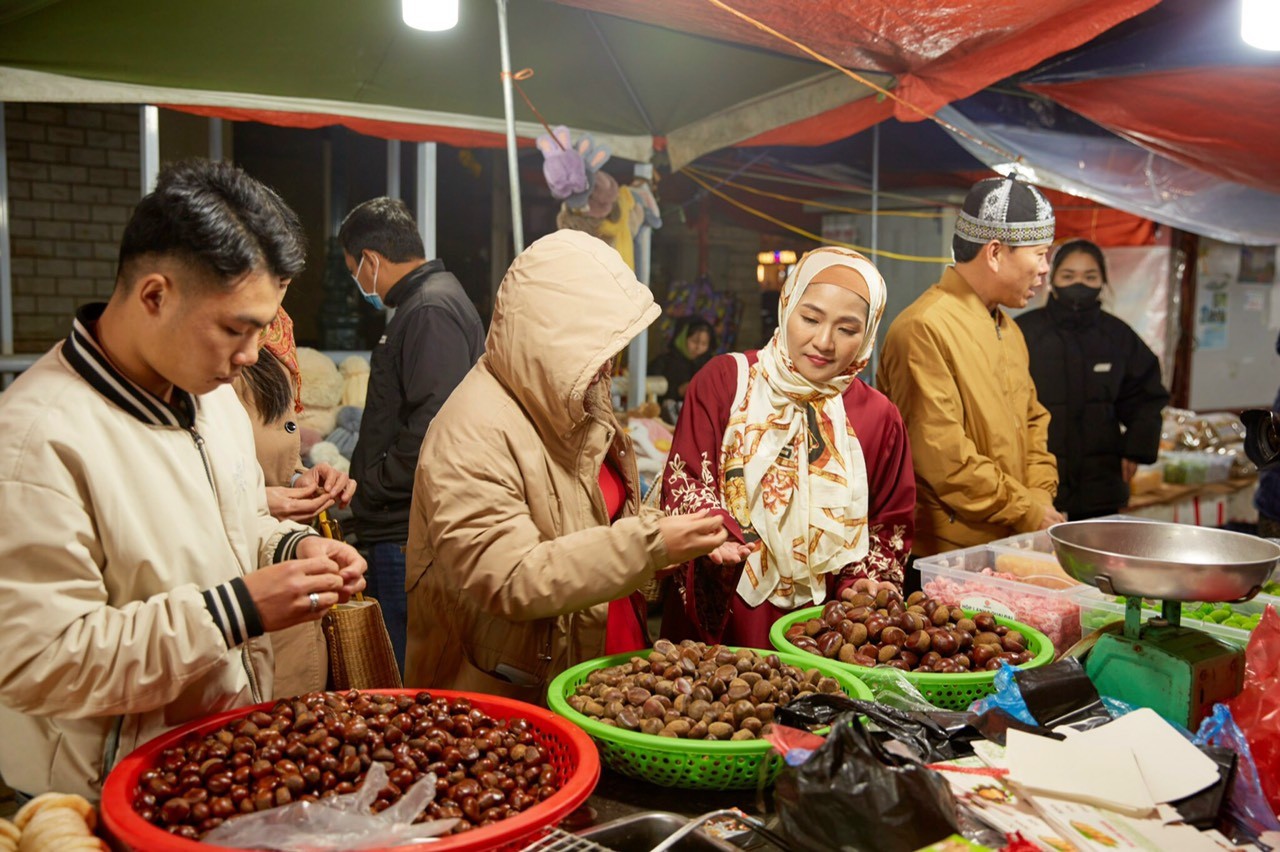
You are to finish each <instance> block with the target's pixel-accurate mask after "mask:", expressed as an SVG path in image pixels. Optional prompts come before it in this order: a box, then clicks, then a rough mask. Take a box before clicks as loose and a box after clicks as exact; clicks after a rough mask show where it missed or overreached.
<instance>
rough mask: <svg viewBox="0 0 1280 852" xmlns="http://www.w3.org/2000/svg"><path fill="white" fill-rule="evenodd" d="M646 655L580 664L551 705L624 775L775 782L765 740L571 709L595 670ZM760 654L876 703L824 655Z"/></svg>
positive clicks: (726, 785)
mask: <svg viewBox="0 0 1280 852" xmlns="http://www.w3.org/2000/svg"><path fill="white" fill-rule="evenodd" d="M726 647H729V646H726ZM735 650H736V649H735ZM644 653H645V652H643V651H640V652H636V653H630V654H614V655H613V656H611V657H600V658H598V659H595V660H588V661H587V662H585V663H581V664H579V665H576V666H574V667H573V668H571V669H569V670H568V671H566V672H564V673H563V674H561V675H560V676H559V677H557V678H556V679H555V680H553V681H552V682H551V686H550V687H548V688H547V704H548V706H550V708H551V709H552V710H553V711H555V712H556V713H559V714H560V715H561V716H564V717H565V718H566V719H568V720H569V721H571V722H573V723H574V724H576V725H578V726H580V727H581V728H582V729H583V730H585V731H586V732H587V733H588V734H590V736H591V738H592V739H593V740H595V742H596V745H597V746H598V747H599V748H600V759H601V760H603V761H604V763H605V765H606V766H609V767H610V768H612V769H613V770H615V771H617V772H620V773H622V774H623V775H627V776H630V777H632V778H639V779H640V780H642V781H648V782H649V783H651V784H657V785H660V786H663V787H683V788H687V789H696V790H753V789H755V788H756V786H757V785H758V784H759V783H760V782H761V780H762V776H763V780H764V782H765V783H766V784H772V783H773V780H774V778H776V777H777V775H778V773H779V772H780V771H781V770H782V760H781V758H780V757H779V756H778V754H777V753H776V752H774V751H773V750H772V749H773V746H771V745H770V744H769V743H768V742H766V741H765V740H746V741H739V742H731V741H727V740H682V739H675V738H673V737H659V736H654V735H651V734H642V733H640V732H639V731H627V730H624V729H621V728H616V727H613V726H610V725H605V724H602V723H601V722H597V721H596V720H594V719H591V718H588V717H587V716H584V715H583V714H581V713H579V712H578V711H577V710H574V709H573V708H572V707H570V706H569V703H568V701H566V699H567V698H568V697H569V696H570V695H572V694H573V693H574V691H575V690H577V688H578V687H579V686H580V685H581V684H583V683H586V681H587V676H588V675H590V674H591V673H592V672H593V671H596V670H597V669H605V668H609V667H610V666H617V665H622V664H623V663H627V662H630V661H631V659H632V658H633V657H637V656H644ZM756 653H759V654H762V655H765V656H767V655H769V654H777V655H778V659H779V660H780V661H782V662H783V663H785V664H787V665H792V666H796V667H798V668H800V669H806V670H807V669H817V670H818V671H820V672H822V674H824V675H826V676H828V677H831V678H834V679H835V680H836V682H837V683H839V684H840V688H841V689H843V690H844V692H845V693H846V694H847V695H848V696H849V697H851V698H861V699H864V700H866V701H870V700H872V695H871V690H870V689H868V688H867V685H866V684H864V683H863V682H862V681H861V680H859V679H858V678H857V677H855V676H854V675H853V674H852V673H851V672H850V671H849V670H848V667H847V666H836V665H833V664H832V662H831V661H830V660H827V659H823V658H821V657H819V658H817V659H814V657H813V656H812V655H810V654H788V653H785V652H779V651H774V650H772V649H769V650H757V651H756Z"/></svg>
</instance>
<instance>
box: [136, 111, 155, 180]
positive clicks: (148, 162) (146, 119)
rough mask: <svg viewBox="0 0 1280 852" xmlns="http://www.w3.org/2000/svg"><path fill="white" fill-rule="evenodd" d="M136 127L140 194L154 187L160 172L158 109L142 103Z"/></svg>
mask: <svg viewBox="0 0 1280 852" xmlns="http://www.w3.org/2000/svg"><path fill="white" fill-rule="evenodd" d="M138 129H139V132H140V133H141V134H142V139H141V140H140V143H139V145H138V153H139V157H140V160H141V161H140V163H139V165H140V166H141V169H142V173H141V175H140V177H141V178H142V180H141V183H142V192H141V194H142V195H146V194H147V193H148V192H150V191H151V190H153V189H155V186H156V176H157V175H158V174H160V110H159V109H158V108H157V107H154V106H151V105H150V104H143V105H142V106H141V107H140V108H139V110H138Z"/></svg>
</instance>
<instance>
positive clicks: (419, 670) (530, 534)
mask: <svg viewBox="0 0 1280 852" xmlns="http://www.w3.org/2000/svg"><path fill="white" fill-rule="evenodd" d="M659 313H660V310H659V308H658V306H657V305H655V304H654V302H653V296H652V295H651V294H650V292H649V290H648V288H646V287H645V286H644V285H642V284H640V282H639V281H637V280H636V277H635V274H634V273H633V272H632V271H631V269H630V268H628V267H627V265H626V264H625V263H623V261H622V258H621V257H620V256H619V255H618V253H617V252H616V251H614V250H613V249H612V248H611V247H609V246H608V245H606V244H605V243H603V242H601V241H600V240H598V239H596V238H594V237H591V236H588V235H586V234H583V233H580V232H576V231H567V230H565V231H557V232H556V233H554V234H551V235H550V236H547V237H543V238H542V239H540V240H538V241H537V242H535V243H534V244H533V245H531V246H530V247H529V248H528V249H527V250H525V251H524V252H523V253H522V254H521V255H520V256H519V257H517V258H516V259H515V262H514V263H512V265H511V268H510V269H509V270H508V271H507V274H506V277H505V278H504V279H503V281H502V286H501V287H500V288H499V290H498V297H497V301H496V304H495V307H494V312H493V321H492V324H491V325H490V328H489V336H488V339H487V340H486V342H485V354H484V356H483V357H482V358H481V359H480V361H479V362H478V363H477V364H476V365H475V367H473V368H472V370H471V372H470V373H468V374H467V377H466V378H465V379H464V380H463V381H462V384H460V385H459V386H458V387H457V389H456V390H454V392H453V393H452V395H450V397H449V399H448V401H446V403H445V404H444V407H443V408H441V410H440V413H439V414H437V415H436V418H435V420H434V421H432V424H431V428H430V429H429V430H428V432H427V437H426V440H425V441H424V442H423V445H422V452H421V454H420V455H419V457H418V469H417V474H416V476H415V481H414V493H413V509H412V512H411V514H410V521H409V544H408V548H407V550H406V586H407V590H408V596H409V637H408V653H407V659H406V663H405V684H406V685H407V686H412V687H436V688H449V689H462V690H470V691H477V692H486V693H493V694H500V695H507V696H511V697H516V698H522V699H525V700H528V701H534V702H541V701H542V700H543V695H544V692H545V689H546V684H547V682H548V681H550V679H551V678H552V677H554V676H555V675H556V674H558V673H559V672H561V671H563V670H564V669H566V668H568V667H569V666H572V665H574V664H576V663H579V662H581V661H583V660H586V659H590V658H592V657H597V656H599V655H601V654H603V653H604V652H605V632H606V620H610V622H611V623H610V624H609V631H610V635H611V637H612V636H613V635H614V634H615V628H616V624H615V623H613V622H614V620H615V619H616V620H621V619H619V618H618V616H625V617H627V618H632V619H633V620H638V619H635V618H634V614H633V613H632V612H629V611H626V608H620V607H618V605H617V604H616V603H615V605H614V607H613V608H612V609H611V607H610V602H611V601H615V602H617V601H623V600H625V599H626V598H627V597H628V595H630V594H631V593H632V592H634V591H635V590H637V589H639V588H640V587H641V586H643V585H644V584H645V583H646V582H647V581H648V580H649V579H651V578H652V577H653V575H654V573H655V572H656V571H659V570H661V569H663V568H665V567H666V566H668V565H672V564H677V563H682V562H684V561H687V560H688V559H690V558H692V556H696V555H702V554H706V553H708V552H710V551H711V550H712V549H714V548H715V547H717V546H718V545H720V544H721V543H722V542H723V541H724V540H725V537H726V533H725V531H724V529H723V526H722V524H721V522H720V520H719V519H718V518H716V517H708V516H707V515H705V514H703V513H700V514H698V515H686V516H676V517H663V516H662V514H661V513H660V512H659V511H657V510H656V509H643V508H641V507H640V505H639V488H638V479H637V474H636V466H635V461H634V459H633V453H632V449H631V441H630V439H629V438H628V436H627V432H626V430H624V429H622V428H621V427H620V425H619V424H618V421H617V419H616V418H615V417H614V414H613V410H612V406H611V404H610V396H609V382H608V371H607V369H605V368H606V367H607V365H609V364H611V363H612V359H613V357H614V356H615V355H617V354H618V353H619V352H620V351H622V349H623V348H624V347H625V346H626V345H627V344H628V343H629V342H630V341H631V339H632V338H633V337H635V336H636V335H637V334H639V333H640V332H642V331H644V329H645V328H647V327H648V326H649V324H650V323H652V322H653V321H654V320H655V319H656V318H657V317H658V315H659ZM602 470H610V471H612V480H613V483H614V485H615V486H618V487H617V488H616V491H614V493H613V494H609V493H608V492H610V491H612V490H614V489H611V488H609V487H606V486H605V485H604V483H605V481H606V477H605V475H604V473H602ZM611 498H612V499H611ZM608 503H613V504H615V505H614V506H612V507H607V505H608ZM611 508H612V509H613V510H614V511H611ZM636 626H637V627H639V628H640V629H641V630H642V625H636ZM641 635H643V634H641Z"/></svg>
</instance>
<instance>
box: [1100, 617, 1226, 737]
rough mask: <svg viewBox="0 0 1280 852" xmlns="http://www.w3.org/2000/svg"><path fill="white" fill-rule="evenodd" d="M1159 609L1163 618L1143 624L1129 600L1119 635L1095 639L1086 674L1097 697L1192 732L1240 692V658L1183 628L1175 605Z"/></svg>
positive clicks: (1204, 637) (1196, 632) (1196, 633)
mask: <svg viewBox="0 0 1280 852" xmlns="http://www.w3.org/2000/svg"><path fill="white" fill-rule="evenodd" d="M1162 609H1163V616H1164V617H1163V618H1153V619H1151V620H1150V621H1148V622H1147V623H1146V624H1142V623H1141V614H1142V601H1141V599H1140V598H1136V597H1131V598H1129V599H1128V600H1127V601H1126V602H1125V626H1124V632H1123V634H1122V635H1121V634H1113V633H1108V634H1104V635H1102V636H1100V637H1099V638H1098V642H1097V644H1096V645H1095V646H1094V647H1093V649H1092V650H1091V651H1090V652H1089V656H1088V659H1087V661H1086V664H1085V671H1086V672H1087V674H1088V675H1089V679H1090V680H1092V681H1093V683H1094V685H1095V686H1096V687H1097V689H1098V692H1099V693H1101V694H1102V695H1107V696H1110V697H1112V698H1118V699H1120V700H1121V701H1125V702H1127V703H1129V704H1132V705H1134V706H1135V707H1150V708H1151V709H1153V710H1155V711H1156V712H1157V713H1159V714H1160V715H1161V716H1163V717H1164V718H1165V719H1167V720H1168V721H1170V722H1176V723H1177V724H1179V725H1182V726H1183V727H1185V728H1187V729H1189V730H1192V731H1194V730H1195V729H1196V728H1197V727H1198V726H1199V724H1200V720H1201V719H1203V718H1204V717H1205V716H1207V715H1209V714H1210V713H1211V712H1212V710H1213V705H1214V704H1216V703H1218V702H1222V701H1228V700H1230V699H1231V698H1234V697H1235V696H1236V695H1238V694H1239V693H1240V689H1241V687H1242V685H1243V683H1244V654H1243V653H1242V652H1241V651H1239V650H1237V649H1235V648H1232V647H1230V646H1228V645H1224V644H1223V643H1222V642H1219V641H1218V640H1217V639H1215V638H1213V637H1212V636H1209V635H1208V634H1206V633H1203V632H1201V631H1199V630H1193V629H1191V628H1186V627H1182V626H1181V623H1180V622H1181V617H1182V610H1181V606H1180V605H1179V604H1178V602H1176V601H1165V602H1164V603H1163V607H1162Z"/></svg>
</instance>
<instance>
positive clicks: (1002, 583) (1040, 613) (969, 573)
mask: <svg viewBox="0 0 1280 852" xmlns="http://www.w3.org/2000/svg"><path fill="white" fill-rule="evenodd" d="M1002 555H1003V554H1002V553H1001V552H1000V551H998V550H996V549H993V548H990V547H988V546H985V545H984V546H981V547H972V548H968V549H966V550H962V551H953V552H951V553H943V554H939V555H937V556H933V557H929V558H927V559H918V560H916V563H915V567H916V568H917V569H918V570H919V571H920V581H921V587H922V588H923V589H924V592H925V594H927V595H929V596H930V597H932V598H936V599H938V600H940V601H942V602H943V603H946V604H948V605H951V606H959V607H961V608H963V609H967V610H978V611H982V612H990V613H992V614H994V615H999V616H1003V617H1005V618H1011V619H1013V620H1015V621H1020V622H1022V623H1023V624H1026V625H1029V626H1031V627H1034V628H1035V629H1037V630H1039V631H1040V632H1041V633H1044V634H1045V635H1046V636H1048V637H1049V639H1050V641H1052V642H1053V648H1054V651H1055V652H1056V653H1058V654H1061V653H1062V652H1063V651H1065V650H1066V649H1067V648H1070V647H1071V646H1072V645H1074V644H1075V643H1076V642H1078V641H1079V640H1080V607H1079V605H1078V604H1076V602H1075V601H1074V595H1075V593H1077V592H1078V591H1079V590H1080V589H1081V588H1082V587H1081V586H1080V585H1079V584H1078V583H1076V582H1074V581H1073V580H1070V579H1064V577H1063V576H1061V569H1060V568H1058V566H1057V563H1056V561H1054V560H1052V557H1051V558H1050V559H1049V560H1045V561H1046V568H1050V567H1052V568H1053V569H1057V570H1056V571H1052V570H1046V571H1045V573H1044V574H1033V573H1029V572H1026V571H1019V573H1018V574H1013V573H1009V572H1005V571H998V570H996V569H997V568H998V567H1001V566H1000V565H999V562H998V560H999V559H1000V558H1001V556H1002Z"/></svg>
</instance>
